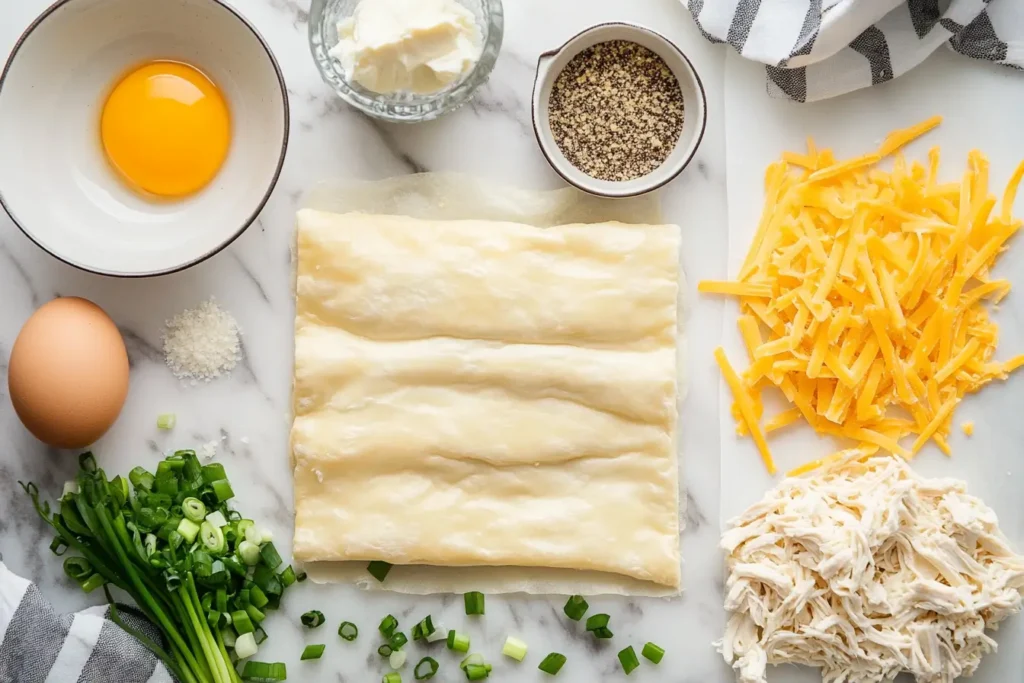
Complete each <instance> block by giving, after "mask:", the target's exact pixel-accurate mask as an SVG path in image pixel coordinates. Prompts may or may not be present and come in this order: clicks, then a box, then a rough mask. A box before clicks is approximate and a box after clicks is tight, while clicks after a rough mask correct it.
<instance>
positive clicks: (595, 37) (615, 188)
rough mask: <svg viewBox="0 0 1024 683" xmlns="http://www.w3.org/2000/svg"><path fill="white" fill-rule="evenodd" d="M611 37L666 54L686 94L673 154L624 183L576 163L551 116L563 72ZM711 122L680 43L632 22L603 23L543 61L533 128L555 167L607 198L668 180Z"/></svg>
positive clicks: (631, 193) (581, 186) (580, 185)
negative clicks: (597, 175) (554, 90)
mask: <svg viewBox="0 0 1024 683" xmlns="http://www.w3.org/2000/svg"><path fill="white" fill-rule="evenodd" d="M609 40H627V41H631V42H634V43H637V44H639V45H642V46H643V47H646V48H647V49H648V50H651V51H652V52H654V53H655V54H657V55H658V56H660V57H661V58H662V59H663V60H665V64H666V65H667V66H668V67H669V68H670V69H671V70H672V73H673V74H675V77H676V80H678V81H679V88H680V90H681V91H682V94H683V130H682V132H681V133H680V135H679V141H678V142H677V143H676V146H675V147H674V148H673V150H672V153H671V154H670V155H669V156H668V158H667V159H666V160H665V161H664V163H662V164H661V166H659V167H658V168H657V169H655V170H654V171H652V172H651V173H648V174H647V175H645V176H642V177H640V178H636V179H634V180H628V181H621V182H617V181H611V180H598V179H597V178H594V177H592V176H589V175H587V174H586V173H584V172H583V171H581V170H579V169H578V168H576V167H575V166H573V165H572V163H571V162H570V161H569V160H568V159H566V158H565V155H564V154H562V150H560V149H559V148H558V144H557V143H556V142H555V139H554V136H553V135H552V134H551V125H550V122H549V121H548V104H549V101H550V99H551V88H552V86H553V85H554V83H555V80H556V79H557V78H558V74H560V73H561V72H562V69H564V68H565V66H566V64H568V63H569V61H570V60H571V59H572V58H573V57H575V56H576V55H578V54H579V53H580V52H582V51H583V50H586V49H587V48H588V47H592V46H594V45H597V44H598V43H603V42H606V41H609ZM706 127H707V98H706V97H705V95H704V86H703V84H702V83H701V81H700V77H699V76H697V71H696V70H695V69H694V68H693V64H691V63H690V60H689V59H687V57H686V55H684V54H683V53H682V51H681V50H680V49H679V48H678V47H676V45H675V43H673V42H672V41H670V40H669V39H668V38H666V37H665V36H663V35H661V34H660V33H658V32H656V31H652V30H651V29H649V28H645V27H643V26H638V25H636V24H626V23H608V24H598V25H597V26H592V27H590V28H588V29H586V30H585V31H583V32H581V33H578V34H576V35H575V36H573V37H572V38H570V39H569V41H568V42H566V43H565V44H564V45H562V47H560V48H558V49H556V50H551V51H550V52H544V53H542V54H541V56H540V59H539V60H538V62H537V79H536V80H535V81H534V85H533V129H534V132H535V133H536V135H537V142H538V143H539V144H540V148H541V151H542V152H543V153H544V156H545V157H547V160H548V163H550V164H551V167H552V168H553V169H554V170H555V172H556V173H558V175H560V176H562V178H564V179H565V181H566V182H568V183H570V184H572V185H575V186H576V187H578V188H579V189H581V190H583V191H584V192H589V193H590V194H594V195H599V196H602V197H632V196H635V195H639V194H644V193H645V192H650V191H651V190H654V189H657V188H659V187H661V186H662V185H665V184H666V183H668V182H669V181H671V180H672V179H673V178H675V177H676V176H677V175H679V174H680V173H681V172H682V170H683V169H684V168H686V165H687V164H689V163H690V160H691V159H693V155H694V154H696V152H697V147H698V146H699V145H700V141H701V139H702V138H703V137H704V129H705V128H706Z"/></svg>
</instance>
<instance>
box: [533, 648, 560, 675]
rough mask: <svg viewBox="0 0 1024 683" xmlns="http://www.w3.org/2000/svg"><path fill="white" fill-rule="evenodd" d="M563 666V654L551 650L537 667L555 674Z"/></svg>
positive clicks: (547, 672)
mask: <svg viewBox="0 0 1024 683" xmlns="http://www.w3.org/2000/svg"><path fill="white" fill-rule="evenodd" d="M563 666H565V655H563V654H561V653H559V652H552V653H551V654H549V655H548V656H547V657H545V658H544V660H543V661H542V662H541V663H540V666H538V667H537V668H538V669H540V670H541V671H543V672H544V673H546V674H551V675H552V676H557V675H558V672H559V671H561V670H562V667H563Z"/></svg>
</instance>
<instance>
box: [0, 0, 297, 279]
mask: <svg viewBox="0 0 1024 683" xmlns="http://www.w3.org/2000/svg"><path fill="white" fill-rule="evenodd" d="M74 1H75V0H55V2H53V3H52V4H51V5H50V6H49V7H47V8H46V9H45V10H43V11H42V13H40V14H39V16H37V17H36V18H35V19H33V20H32V23H30V24H29V25H28V26H27V27H26V28H25V30H24V31H23V32H22V33H21V35H20V36H18V40H17V41H15V43H14V47H13V48H12V49H11V53H10V55H9V56H8V57H7V61H6V63H5V64H4V68H3V70H2V71H0V94H2V92H3V88H4V83H5V81H6V80H7V74H8V72H9V71H10V70H11V66H12V65H13V64H14V60H15V58H16V57H17V56H18V53H19V52H20V51H21V48H22V46H23V45H24V44H25V41H27V40H28V38H29V36H31V35H32V33H33V32H35V30H36V29H37V28H39V26H40V25H42V23H43V22H44V21H46V19H48V18H49V17H50V16H51V15H52V14H53V13H54V12H56V11H57V10H58V9H60V8H61V7H63V6H64V5H68V4H70V3H72V2H74ZM207 1H208V2H212V3H214V4H215V5H219V6H220V7H222V8H223V9H225V10H227V11H228V12H229V13H230V14H232V15H234V17H235V18H236V19H238V20H239V21H240V22H241V23H242V25H243V26H245V27H246V28H248V29H249V32H250V33H252V35H253V36H254V37H255V38H256V40H257V41H258V42H259V44H260V46H261V47H262V48H263V51H264V52H265V53H266V55H267V58H268V59H269V60H270V64H271V66H272V67H273V68H274V74H275V75H276V77H277V83H278V86H279V87H280V88H281V101H282V103H283V109H284V111H283V114H284V128H283V133H284V135H283V136H282V140H281V153H280V154H279V155H278V158H277V166H276V168H275V169H274V175H273V177H272V178H271V179H270V184H269V185H268V186H267V190H266V192H264V194H263V196H262V197H261V198H260V201H259V202H258V203H257V205H256V207H255V208H254V209H253V211H252V213H251V214H249V217H248V218H246V219H245V220H244V221H243V222H242V225H241V226H240V227H239V228H238V229H237V230H236V231H235V232H234V233H232V234H231V235H229V236H228V237H227V238H226V239H225V240H224V241H223V242H221V243H220V244H218V245H217V246H215V247H214V248H212V249H210V250H209V251H207V252H205V253H203V254H200V255H199V256H197V257H195V258H193V259H191V260H189V261H187V262H185V263H181V264H178V265H176V266H171V267H168V268H161V269H159V270H151V271H145V272H123V271H115V270H107V269H105V268H96V267H93V266H88V265H85V264H83V263H78V262H76V261H74V260H73V259H71V258H68V257H65V256H61V255H59V254H56V253H54V252H53V251H51V250H50V249H49V248H47V247H46V246H45V245H43V244H42V243H41V242H39V240H37V239H36V238H35V237H34V236H33V234H32V232H31V231H30V230H29V229H28V228H26V227H25V225H23V224H22V223H21V221H19V220H18V218H17V217H16V216H15V215H14V211H13V210H12V209H11V208H10V207H9V206H8V205H7V201H5V199H4V192H3V188H2V187H0V208H2V209H3V210H4V213H6V214H7V216H8V217H9V218H10V219H11V222H12V223H14V225H15V227H17V228H18V230H20V231H21V233H22V234H23V235H25V237H27V238H28V239H29V241H31V242H32V243H33V244H35V245H36V246H37V247H39V248H40V249H42V250H43V251H45V252H46V253H47V254H49V255H50V256H52V257H53V258H55V259H57V260H58V261H60V262H62V263H66V264H67V265H69V266H71V267H73V268H77V269H78V270H81V271H84V272H87V273H94V274H96V275H104V276H107V277H115V278H125V279H135V278H145V277H157V276H160V275H170V274H171V273H180V272H181V271H183V270H187V269H188V268H191V267H192V266H194V265H196V264H199V263H202V262H203V261H206V260H207V259H209V258H211V257H213V256H216V255H217V254H219V253H220V252H221V251H223V250H224V249H226V248H227V247H228V246H230V245H231V243H232V242H234V241H235V240H236V239H238V238H239V237H241V235H242V233H244V232H245V231H246V230H247V229H248V228H249V226H251V225H252V224H253V223H255V222H256V219H257V218H259V215H260V213H262V212H263V208H264V207H265V206H266V205H267V202H268V201H270V196H271V195H272V194H273V193H274V189H275V188H276V187H277V182H278V180H280V178H281V171H282V170H283V168H284V160H285V156H286V155H287V153H288V138H289V137H290V135H291V107H290V105H289V103H288V86H287V84H286V83H285V80H284V73H283V72H282V71H281V65H280V64H278V62H277V57H275V56H274V52H273V50H271V49H270V45H269V44H268V43H267V41H266V39H265V38H264V37H263V35H262V34H261V33H260V32H259V31H258V30H257V29H256V27H255V26H254V25H253V24H252V22H250V21H249V20H248V19H246V18H245V16H243V15H242V13H241V12H239V11H238V10H237V9H235V8H234V7H232V6H231V5H230V4H228V3H227V2H226V1H225V0H207Z"/></svg>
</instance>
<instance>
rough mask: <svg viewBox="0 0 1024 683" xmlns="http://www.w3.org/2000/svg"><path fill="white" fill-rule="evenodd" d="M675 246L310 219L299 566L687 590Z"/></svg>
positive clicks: (298, 481) (657, 233) (302, 335)
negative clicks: (569, 575)
mask: <svg viewBox="0 0 1024 683" xmlns="http://www.w3.org/2000/svg"><path fill="white" fill-rule="evenodd" d="M678 232H679V231H678V228H676V227H675V226H668V225H625V224H621V223H603V224H588V225H583V224H577V225H561V226H554V227H548V228H538V227H532V226H529V225H524V224H519V223H504V222H490V221H472V220H454V221H436V220H419V219H413V218H408V217H402V216H386V215H368V214H360V213H348V214H334V213H326V212H321V211H316V210H312V209H303V210H302V211H300V212H299V214H298V230H297V248H296V268H297V273H296V322H295V377H294V406H293V409H294V422H293V426H292V432H291V446H292V454H293V459H294V476H295V508H296V515H295V538H294V554H295V557H296V558H297V559H299V560H300V561H306V562H343V561H352V560H359V561H366V560H384V561H387V562H390V563H392V564H396V565H432V566H440V567H477V568H479V567H509V566H514V567H530V568H548V569H553V570H562V571H564V570H580V571H581V575H586V576H592V575H594V573H595V572H596V573H598V574H602V575H607V574H611V575H616V576H620V577H628V578H629V579H630V580H635V581H638V582H643V583H651V584H655V585H657V586H661V587H666V588H669V589H678V587H679V583H680V570H679V565H680V563H679V511H678V508H679V501H678V466H677V459H676V452H675V425H676V399H677V367H676V366H677V351H676V337H677V310H678V306H677V296H678V287H679V278H680V269H679V234H678Z"/></svg>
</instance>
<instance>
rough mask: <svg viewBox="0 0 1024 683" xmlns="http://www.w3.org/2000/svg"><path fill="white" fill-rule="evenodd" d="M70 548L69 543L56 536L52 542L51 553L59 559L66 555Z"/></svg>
mask: <svg viewBox="0 0 1024 683" xmlns="http://www.w3.org/2000/svg"><path fill="white" fill-rule="evenodd" d="M69 547H70V546H69V545H68V544H67V542H66V541H65V540H64V539H63V538H61V537H60V536H54V537H53V540H52V541H50V552H52V553H53V554H54V555H56V556H57V557H60V556H61V555H63V554H64V553H66V552H67V551H68V548H69Z"/></svg>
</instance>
